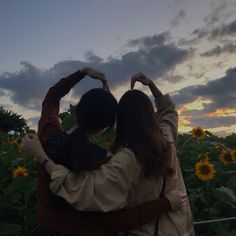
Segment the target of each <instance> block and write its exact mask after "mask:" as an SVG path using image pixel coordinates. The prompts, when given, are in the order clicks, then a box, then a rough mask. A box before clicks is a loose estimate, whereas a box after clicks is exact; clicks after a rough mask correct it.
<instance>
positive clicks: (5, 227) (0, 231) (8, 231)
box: [0, 223, 22, 236]
mask: <svg viewBox="0 0 236 236" xmlns="http://www.w3.org/2000/svg"><path fill="white" fill-rule="evenodd" d="M21 231H22V226H21V225H16V224H9V223H1V224H0V235H1V236H15V235H16V236H17V235H20V233H21Z"/></svg>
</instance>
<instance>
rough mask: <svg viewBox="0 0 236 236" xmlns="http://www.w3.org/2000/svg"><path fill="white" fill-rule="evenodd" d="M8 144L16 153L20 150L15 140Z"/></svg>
mask: <svg viewBox="0 0 236 236" xmlns="http://www.w3.org/2000/svg"><path fill="white" fill-rule="evenodd" d="M10 144H11V145H12V146H13V148H14V149H15V150H17V151H19V150H20V144H19V143H17V141H16V140H13V141H11V142H10Z"/></svg>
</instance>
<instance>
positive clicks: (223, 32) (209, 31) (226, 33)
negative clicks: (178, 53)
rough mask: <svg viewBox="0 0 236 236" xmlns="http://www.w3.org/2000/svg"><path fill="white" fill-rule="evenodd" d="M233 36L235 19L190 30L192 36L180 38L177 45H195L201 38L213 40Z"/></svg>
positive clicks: (235, 27)
mask: <svg viewBox="0 0 236 236" xmlns="http://www.w3.org/2000/svg"><path fill="white" fill-rule="evenodd" d="M234 36H236V20H235V21H232V22H230V23H229V24H222V25H220V26H215V27H210V26H206V27H205V28H200V29H195V30H194V31H193V32H192V38H181V39H180V40H179V45H186V46H187V45H196V44H197V43H199V42H200V41H201V40H202V39H208V40H211V41H214V40H219V39H222V38H224V37H234Z"/></svg>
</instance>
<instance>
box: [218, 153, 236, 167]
mask: <svg viewBox="0 0 236 236" xmlns="http://www.w3.org/2000/svg"><path fill="white" fill-rule="evenodd" d="M219 159H220V162H222V163H223V164H224V165H228V164H230V163H232V162H233V155H232V152H231V151H230V150H222V151H221V153H220V158H219Z"/></svg>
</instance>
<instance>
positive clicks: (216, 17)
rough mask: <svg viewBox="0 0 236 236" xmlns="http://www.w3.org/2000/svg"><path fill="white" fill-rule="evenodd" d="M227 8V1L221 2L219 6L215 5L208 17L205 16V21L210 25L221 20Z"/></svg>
mask: <svg viewBox="0 0 236 236" xmlns="http://www.w3.org/2000/svg"><path fill="white" fill-rule="evenodd" d="M226 8H227V4H226V3H225V2H223V3H221V4H220V5H218V6H214V5H213V10H212V12H211V13H210V14H209V15H208V16H207V17H205V19H204V21H205V22H206V23H207V24H208V25H213V24H215V23H217V22H219V21H220V19H221V18H222V17H223V16H224V12H225V10H226Z"/></svg>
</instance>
